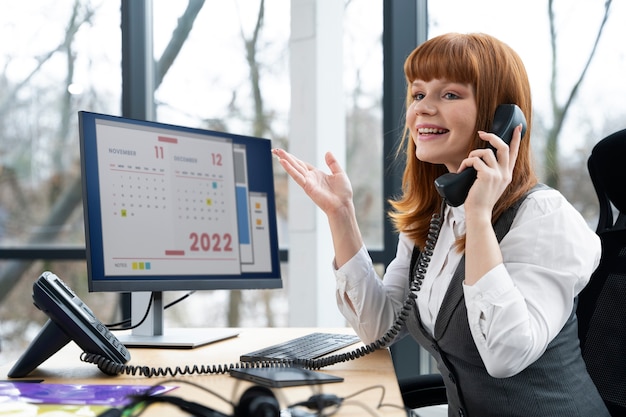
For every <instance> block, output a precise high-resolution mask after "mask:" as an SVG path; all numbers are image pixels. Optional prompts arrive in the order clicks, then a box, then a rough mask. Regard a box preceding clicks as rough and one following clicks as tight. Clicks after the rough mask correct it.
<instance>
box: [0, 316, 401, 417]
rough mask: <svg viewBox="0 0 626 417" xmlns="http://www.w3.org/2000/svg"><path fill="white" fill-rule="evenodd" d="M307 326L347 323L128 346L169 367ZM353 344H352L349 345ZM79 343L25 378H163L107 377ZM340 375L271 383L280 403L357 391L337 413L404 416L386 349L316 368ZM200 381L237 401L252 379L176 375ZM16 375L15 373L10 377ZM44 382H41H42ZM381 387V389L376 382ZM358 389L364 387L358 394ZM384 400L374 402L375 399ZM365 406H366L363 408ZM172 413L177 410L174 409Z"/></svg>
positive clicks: (205, 360)
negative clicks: (83, 356)
mask: <svg viewBox="0 0 626 417" xmlns="http://www.w3.org/2000/svg"><path fill="white" fill-rule="evenodd" d="M313 331H328V332H337V333H339V332H350V331H351V330H349V329H335V328H333V329H310V328H266V329H248V328H245V329H241V333H240V334H239V336H238V337H236V338H233V339H228V340H224V341H221V342H217V343H213V344H210V345H207V346H203V347H200V348H196V349H191V350H187V349H130V353H131V361H130V362H129V364H131V365H146V366H151V367H165V366H170V367H175V366H185V365H194V364H198V365H214V364H215V365H220V364H230V363H236V362H238V361H239V356H240V355H241V354H244V353H247V352H251V351H253V350H256V349H259V348H262V347H265V346H269V345H272V344H275V343H278V342H281V341H284V340H288V339H292V338H294V337H298V336H301V335H304V334H307V333H310V332H313ZM356 346H359V345H353V346H352V347H351V348H349V349H344V351H349V350H351V349H353V348H354V347H356ZM80 353H81V351H80V349H79V348H78V346H76V344H74V343H73V342H71V343H70V344H68V345H67V346H66V347H64V348H63V349H61V351H59V352H57V353H56V354H55V355H53V356H52V357H51V358H50V359H48V360H47V361H45V362H44V363H43V364H41V365H40V366H39V367H38V368H37V369H36V370H35V371H33V372H32V373H31V374H30V375H29V376H28V378H31V379H33V378H40V379H44V381H45V382H48V383H71V384H142V385H150V384H157V383H160V382H162V381H165V380H166V379H168V378H149V379H147V378H145V377H139V376H128V375H119V376H115V377H108V376H106V375H104V374H103V373H102V372H100V370H99V369H98V368H97V367H96V366H95V365H91V364H86V363H83V362H81V361H80V359H79V356H80ZM11 366H12V364H9V365H6V366H3V367H1V368H0V375H1V376H0V378H1V379H6V375H7V373H8V372H9V370H10V369H11ZM320 372H327V373H330V374H333V375H337V376H341V377H343V378H344V382H342V383H330V384H323V385H318V386H313V387H311V386H305V387H289V388H280V389H273V392H274V394H275V395H276V398H277V399H278V401H279V402H280V405H281V407H286V406H288V405H290V404H293V403H296V402H298V401H303V400H306V399H308V398H309V397H310V396H311V395H312V394H316V393H320V392H321V393H329V394H335V395H338V396H340V397H344V398H346V397H348V396H352V395H353V394H357V395H356V396H354V397H351V398H350V399H349V400H346V401H345V402H344V405H343V406H342V408H341V410H340V412H339V413H337V414H336V415H337V416H365V415H371V416H377V415H379V416H406V413H405V411H404V410H403V405H402V404H403V403H402V397H401V395H400V390H399V387H398V383H397V379H396V376H395V372H394V368H393V364H392V361H391V356H390V355H389V351H388V350H386V349H384V350H379V351H376V352H373V353H371V354H369V355H367V356H365V357H362V358H359V359H356V360H353V361H349V362H343V363H339V364H336V365H332V366H329V367H326V368H323V369H321V370H320ZM177 378H182V379H187V380H189V381H191V382H193V383H196V384H200V385H202V386H203V387H206V388H207V389H209V390H211V391H214V392H217V393H219V394H220V395H222V396H224V397H226V398H228V399H229V400H230V401H232V402H233V403H235V404H236V403H238V400H239V397H240V396H241V394H242V393H243V392H244V391H245V390H246V389H247V388H248V387H250V386H252V383H249V382H246V381H241V380H238V379H235V378H233V377H231V376H229V375H203V376H184V377H177ZM15 381H19V379H15ZM45 382H44V383H45ZM167 385H175V386H178V387H179V388H178V389H176V390H174V391H172V392H171V394H172V395H176V396H180V397H183V398H185V399H187V400H190V401H196V402H199V403H201V404H204V405H207V406H209V407H211V408H213V409H215V410H218V411H221V412H223V413H227V414H230V413H232V406H230V405H228V404H225V403H224V402H223V401H222V400H220V399H218V398H216V397H213V396H211V395H210V394H208V393H207V392H204V391H202V390H199V389H198V388H194V387H192V386H189V385H188V384H184V383H183V384H179V383H176V382H172V383H169V384H167ZM374 387H384V391H383V389H381V388H374ZM361 390H365V391H364V392H362V393H361V394H358V393H359V392H360V391H361ZM381 402H382V403H383V404H384V406H382V407H378V404H379V403H381ZM363 406H365V407H367V408H368V410H372V411H367V410H365V409H364V408H363ZM164 413H166V414H167V415H168V416H175V415H186V414H184V413H182V412H180V413H179V412H178V410H176V409H174V408H172V407H171V406H166V405H164V406H157V405H153V406H151V407H149V408H148V409H147V411H146V413H145V414H142V415H144V416H162V415H165V414H164ZM177 413H178V414H177Z"/></svg>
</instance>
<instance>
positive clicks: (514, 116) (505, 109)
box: [435, 104, 526, 207]
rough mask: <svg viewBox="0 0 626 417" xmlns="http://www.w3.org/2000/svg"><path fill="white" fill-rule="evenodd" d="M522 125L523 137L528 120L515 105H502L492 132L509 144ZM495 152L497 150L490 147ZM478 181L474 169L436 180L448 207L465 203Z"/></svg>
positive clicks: (436, 184) (448, 174)
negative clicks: (515, 131)
mask: <svg viewBox="0 0 626 417" xmlns="http://www.w3.org/2000/svg"><path fill="white" fill-rule="evenodd" d="M520 123H521V124H522V137H523V136H524V134H525V133H526V118H525V117H524V113H523V112H522V110H521V109H520V108H519V107H518V106H516V105H515V104H500V105H499V106H498V108H496V113H495V115H494V117H493V125H492V127H491V132H492V133H495V134H496V135H498V136H499V137H500V138H501V139H502V140H503V141H505V142H506V143H507V144H509V143H511V140H512V139H513V130H515V128H516V127H517V126H519V124H520ZM488 147H489V148H490V149H491V150H493V151H494V152H495V148H494V147H493V146H491V145H489V146H488ZM475 180H476V170H475V169H474V168H472V167H469V168H466V169H464V170H463V171H461V172H459V173H458V174H457V173H453V172H448V173H446V174H443V175H442V176H440V177H439V178H437V179H436V180H435V187H437V192H439V195H440V196H442V197H443V198H444V199H445V200H446V203H448V205H450V206H452V207H458V206H460V205H461V204H463V203H464V202H465V199H466V198H467V193H469V190H470V188H471V187H472V184H474V181H475Z"/></svg>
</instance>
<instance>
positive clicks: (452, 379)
mask: <svg viewBox="0 0 626 417" xmlns="http://www.w3.org/2000/svg"><path fill="white" fill-rule="evenodd" d="M448 378H449V379H450V382H452V383H453V384H454V385H456V380H455V379H454V375H453V374H452V372H450V373H449V374H448Z"/></svg>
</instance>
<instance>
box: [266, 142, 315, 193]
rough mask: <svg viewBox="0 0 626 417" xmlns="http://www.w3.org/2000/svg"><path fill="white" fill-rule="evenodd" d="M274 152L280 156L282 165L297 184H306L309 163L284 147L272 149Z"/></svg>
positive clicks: (279, 160) (276, 155)
mask: <svg viewBox="0 0 626 417" xmlns="http://www.w3.org/2000/svg"><path fill="white" fill-rule="evenodd" d="M272 154H273V155H274V156H275V157H277V158H278V162H279V163H280V165H281V166H282V167H283V169H284V170H285V171H286V172H287V174H289V176H291V177H292V178H293V179H294V180H295V181H296V183H297V184H300V185H304V184H305V183H306V178H305V174H306V172H307V171H308V169H309V167H308V166H307V164H305V163H304V162H303V161H301V160H299V159H298V158H296V157H295V156H293V155H292V154H290V153H288V152H286V151H284V150H283V149H272Z"/></svg>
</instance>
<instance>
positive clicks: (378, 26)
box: [343, 1, 385, 250]
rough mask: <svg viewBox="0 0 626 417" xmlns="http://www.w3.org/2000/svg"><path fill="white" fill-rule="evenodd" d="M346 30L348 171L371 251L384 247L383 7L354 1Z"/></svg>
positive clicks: (349, 7) (346, 23)
mask: <svg viewBox="0 0 626 417" xmlns="http://www.w3.org/2000/svg"><path fill="white" fill-rule="evenodd" d="M346 4H347V6H346V9H345V22H344V23H345V26H344V49H343V53H344V86H345V87H344V88H345V94H346V133H347V148H346V155H347V167H346V171H347V173H348V175H349V176H350V180H351V182H352V187H353V190H354V202H355V207H356V211H357V218H358V221H359V226H360V228H361V233H362V234H363V239H364V240H365V245H366V246H367V248H368V249H369V250H380V249H382V248H383V222H384V220H385V215H384V213H383V210H384V199H383V183H382V181H383V126H382V124H383V113H382V97H383V49H382V48H383V46H382V34H383V2H382V1H373V2H371V1H367V2H366V1H349V2H347V3H346Z"/></svg>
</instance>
